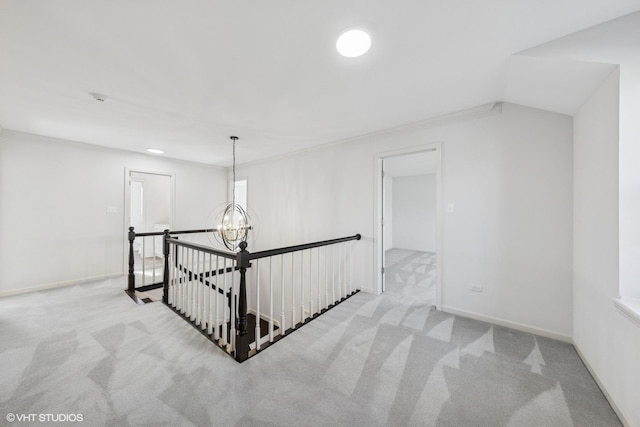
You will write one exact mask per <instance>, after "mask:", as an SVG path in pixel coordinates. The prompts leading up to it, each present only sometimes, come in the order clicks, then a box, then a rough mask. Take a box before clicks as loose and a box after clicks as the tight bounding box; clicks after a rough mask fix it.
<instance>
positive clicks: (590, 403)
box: [0, 253, 621, 427]
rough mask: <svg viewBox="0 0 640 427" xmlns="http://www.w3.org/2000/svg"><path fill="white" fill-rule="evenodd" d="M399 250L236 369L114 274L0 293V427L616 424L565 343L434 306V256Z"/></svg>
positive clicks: (235, 365)
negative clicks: (24, 417)
mask: <svg viewBox="0 0 640 427" xmlns="http://www.w3.org/2000/svg"><path fill="white" fill-rule="evenodd" d="M405 255H406V256H403V255H402V254H399V256H398V259H397V260H396V261H395V263H394V264H395V267H394V266H392V265H390V266H389V269H388V270H387V272H388V276H387V280H388V282H387V292H386V293H385V294H383V295H379V296H377V295H370V294H364V293H359V294H357V295H355V296H353V297H352V298H350V299H348V300H347V301H345V302H344V303H342V304H341V305H339V306H338V307H336V308H335V309H332V310H330V311H329V312H327V313H326V314H324V315H323V316H321V317H320V318H318V319H316V320H314V321H312V322H310V323H309V324H308V325H306V326H304V327H303V328H301V329H299V330H297V331H295V332H294V333H292V334H291V335H290V336H288V337H287V338H285V339H284V340H282V341H280V342H278V343H276V344H275V345H273V346H271V347H270V348H268V349H266V350H265V351H264V352H262V353H260V354H258V355H257V356H256V357H253V358H252V359H249V360H248V361H247V362H245V363H243V364H238V363H237V362H235V361H234V360H233V359H231V358H230V357H229V356H227V355H226V354H225V353H223V352H222V351H221V350H220V349H218V348H217V347H215V346H214V345H213V344H212V343H211V342H209V341H208V340H207V339H206V338H205V337H203V336H202V335H201V334H200V333H199V332H197V331H196V330H195V329H194V328H192V327H191V326H190V325H188V324H187V323H186V322H185V321H184V320H182V319H180V318H179V317H178V316H176V315H175V314H174V313H172V312H171V311H170V310H169V309H168V308H167V307H165V306H163V305H162V304H161V303H151V304H145V305H136V304H134V303H133V302H132V301H131V299H130V298H129V297H128V296H127V295H125V293H124V292H123V289H124V288H125V287H126V278H121V279H112V280H106V281H100V282H94V283H85V284H79V285H75V286H70V287H66V288H61V289H57V290H50V291H44V292H37V293H32V294H27V295H18V296H13V297H7V298H2V299H0V366H1V367H2V369H1V370H0V425H21V426H22V425H45V424H43V423H39V422H35V423H29V422H21V423H18V422H15V423H13V424H9V423H8V422H7V421H5V417H6V414H8V413H13V414H49V413H52V414H82V418H83V422H82V423H69V424H66V425H70V424H75V425H90V426H127V425H166V426H233V425H238V426H325V425H326V426H347V425H348V426H383V425H385V426H386V425H389V426H403V425H416V426H518V427H520V426H619V425H621V424H620V422H619V420H618V419H617V417H616V415H615V413H614V412H613V410H612V409H611V407H610V405H609V404H608V403H607V401H606V399H605V398H604V396H603V395H602V393H601V391H600V390H599V389H598V387H597V385H596V384H595V382H594V381H593V379H592V377H591V376H590V375H589V373H588V371H587V370H586V368H585V367H584V365H583V364H582V363H581V361H580V359H579V358H578V356H577V354H576V352H575V350H574V349H573V347H572V346H571V345H569V344H566V343H562V342H559V341H555V340H552V339H548V338H543V337H539V336H535V335H531V334H527V333H522V332H517V331H514V330H511V329H507V328H503V327H498V326H493V325H490V324H488V323H483V322H478V321H475V320H469V319H466V318H463V317H458V316H453V315H450V314H446V313H442V312H438V311H436V310H435V309H434V308H433V307H432V306H431V303H430V302H429V299H428V298H426V297H425V296H428V295H429V292H431V291H430V289H429V287H430V286H431V287H433V283H432V280H433V279H432V278H433V274H431V273H429V271H430V270H432V269H431V268H430V267H429V265H430V264H429V263H430V262H431V261H432V260H431V261H430V259H431V257H430V256H429V254H425V253H410V254H405ZM421 263H422V264H424V265H423V266H420V265H419V264H421ZM392 273H393V274H392ZM430 280H431V283H430V282H429V281H430ZM396 281H397V283H392V282H396ZM423 297H424V298H423ZM52 425H53V424H52ZM55 425H65V424H64V423H55Z"/></svg>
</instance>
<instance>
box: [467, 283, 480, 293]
mask: <svg viewBox="0 0 640 427" xmlns="http://www.w3.org/2000/svg"><path fill="white" fill-rule="evenodd" d="M469 290H470V291H473V292H482V285H478V284H477V283H472V284H471V286H470V287H469Z"/></svg>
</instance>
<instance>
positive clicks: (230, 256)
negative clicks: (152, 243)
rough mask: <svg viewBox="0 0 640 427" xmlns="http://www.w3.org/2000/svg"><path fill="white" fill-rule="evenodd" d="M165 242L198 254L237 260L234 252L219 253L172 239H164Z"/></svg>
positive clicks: (208, 248)
mask: <svg viewBox="0 0 640 427" xmlns="http://www.w3.org/2000/svg"><path fill="white" fill-rule="evenodd" d="M165 240H166V241H167V243H169V244H174V245H176V246H182V247H185V248H189V249H195V250H198V251H200V252H204V253H207V254H211V255H216V256H221V257H223V258H229V259H234V260H235V259H237V258H238V254H236V253H235V252H226V251H221V250H219V249H213V248H210V247H209V246H204V245H199V244H197V243H192V242H185V241H184V240H178V239H174V238H172V237H165Z"/></svg>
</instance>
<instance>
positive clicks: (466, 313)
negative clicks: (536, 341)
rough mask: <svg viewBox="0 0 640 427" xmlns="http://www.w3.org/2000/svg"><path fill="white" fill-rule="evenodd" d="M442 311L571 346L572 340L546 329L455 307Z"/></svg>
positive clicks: (445, 308)
mask: <svg viewBox="0 0 640 427" xmlns="http://www.w3.org/2000/svg"><path fill="white" fill-rule="evenodd" d="M442 311H444V312H446V313H450V314H455V315H457V316H463V317H468V318H470V319H475V320H480V321H481V322H487V323H493V324H494V325H499V326H504V327H506V328H511V329H515V330H518V331H522V332H529V333H531V334H535V335H540V336H543V337H547V338H553V339H555V340H558V341H563V342H566V343H569V344H573V339H572V338H571V337H570V336H568V335H564V334H560V333H557V332H553V331H548V330H546V329H540V328H536V327H533V326H529V325H524V324H522V323H517V322H511V321H509V320H504V319H500V318H498V317H492V316H485V315H483V314H478V313H473V312H471V311H466V310H460V309H457V308H455V307H450V306H443V307H442Z"/></svg>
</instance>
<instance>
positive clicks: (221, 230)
mask: <svg viewBox="0 0 640 427" xmlns="http://www.w3.org/2000/svg"><path fill="white" fill-rule="evenodd" d="M230 138H231V140H232V141H233V166H232V175H233V181H232V185H231V202H230V203H228V204H227V205H226V206H225V207H224V210H223V211H222V214H221V217H222V221H220V223H219V225H218V228H217V229H216V233H215V236H216V239H217V240H218V241H219V242H220V243H222V244H223V245H224V246H225V247H226V248H227V249H229V250H231V251H233V252H236V250H237V249H238V247H239V246H240V243H241V242H246V241H247V238H248V237H249V230H251V225H250V219H249V215H248V214H247V210H246V208H245V207H244V206H242V205H241V204H240V203H237V202H236V141H238V137H237V136H231V137H230Z"/></svg>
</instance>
